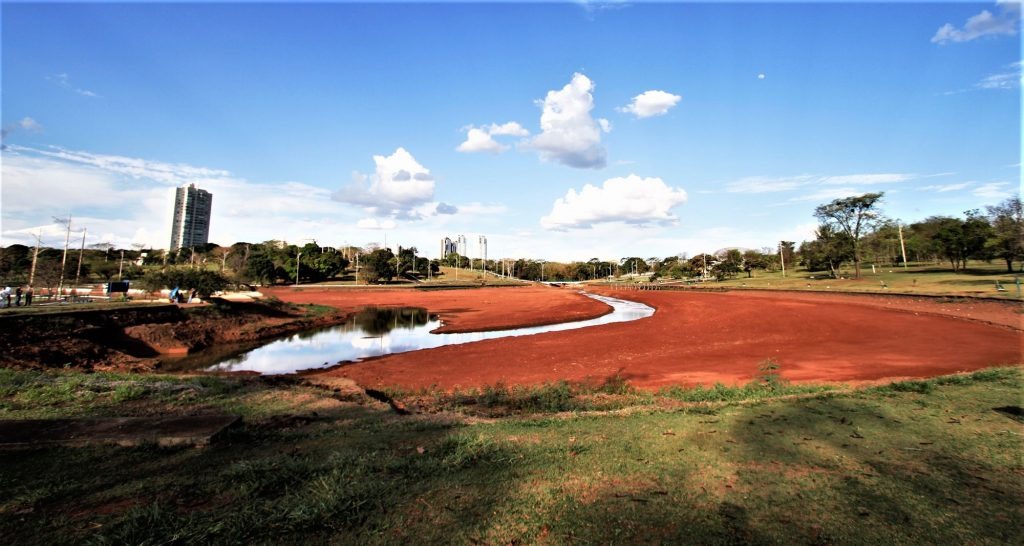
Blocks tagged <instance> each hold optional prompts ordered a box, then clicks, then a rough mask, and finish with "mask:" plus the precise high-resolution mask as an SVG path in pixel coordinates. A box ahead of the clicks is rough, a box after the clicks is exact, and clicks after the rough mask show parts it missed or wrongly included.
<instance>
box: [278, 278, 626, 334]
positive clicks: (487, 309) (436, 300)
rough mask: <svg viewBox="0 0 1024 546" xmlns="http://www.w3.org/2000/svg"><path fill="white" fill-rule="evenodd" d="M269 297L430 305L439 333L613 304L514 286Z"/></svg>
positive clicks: (552, 318)
mask: <svg viewBox="0 0 1024 546" xmlns="http://www.w3.org/2000/svg"><path fill="white" fill-rule="evenodd" d="M263 293H264V294H266V295H270V296H274V297H277V298H280V299H281V300H282V301H289V302H294V303H316V304H320V305H330V306H332V307H337V308H339V309H341V310H343V311H355V310H357V309H360V308H363V307H368V306H382V307H383V306H408V307H425V308H426V309H427V310H428V311H430V312H431V313H437V314H439V315H441V320H442V321H443V322H444V326H442V327H441V328H438V329H437V330H436V331H437V333H457V332H480V331H485V330H505V329H509V328H521V327H524V326H539V325H543V324H558V323H560V322H569V321H576V320H586V319H592V318H596V317H599V316H601V315H605V314H608V313H610V312H611V311H612V308H611V307H609V306H607V305H605V304H603V303H601V302H599V301H596V300H593V299H590V298H586V297H583V296H580V295H579V294H578V293H576V291H575V290H571V289H566V288H561V289H559V288H549V287H544V286H509V287H501V288H497V287H491V288H487V287H485V288H471V289H458V290H417V289H386V288H381V289H375V288H356V289H353V288H283V287H282V288H272V289H264V290H263Z"/></svg>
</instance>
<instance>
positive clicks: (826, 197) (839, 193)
mask: <svg viewBox="0 0 1024 546" xmlns="http://www.w3.org/2000/svg"><path fill="white" fill-rule="evenodd" d="M862 193H864V192H862V191H860V190H858V189H855V188H823V189H820V190H818V191H816V192H814V193H810V194H807V195H801V196H798V197H794V198H792V199H790V201H831V200H833V199H842V198H843V197H853V196H854V195H861V194H862Z"/></svg>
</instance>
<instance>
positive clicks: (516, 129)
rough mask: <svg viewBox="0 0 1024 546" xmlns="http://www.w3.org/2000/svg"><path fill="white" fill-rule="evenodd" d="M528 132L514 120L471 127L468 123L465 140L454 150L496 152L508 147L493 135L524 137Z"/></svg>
mask: <svg viewBox="0 0 1024 546" xmlns="http://www.w3.org/2000/svg"><path fill="white" fill-rule="evenodd" d="M529 134H530V132H529V131H527V130H526V129H524V128H523V126H522V125H519V124H518V123H516V122H514V121H510V122H507V123H503V124H501V125H498V124H497V123H492V124H490V125H489V126H482V127H473V126H472V125H470V126H469V127H467V128H466V141H465V142H463V143H462V144H459V146H458V147H457V148H455V150H456V151H458V152H466V153H473V152H488V153H492V154H497V153H501V152H504V151H505V150H508V149H509V147H508V146H507V145H505V144H502V143H500V142H498V141H497V140H494V137H495V136H516V137H525V136H529Z"/></svg>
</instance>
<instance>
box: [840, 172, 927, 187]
mask: <svg viewBox="0 0 1024 546" xmlns="http://www.w3.org/2000/svg"><path fill="white" fill-rule="evenodd" d="M914 178H917V175H916V174H910V173H885V174H847V175H843V176H826V177H824V178H822V179H821V183H822V184H829V185H836V186H841V185H847V184H895V183H897V182H906V181H907V180H911V179H914Z"/></svg>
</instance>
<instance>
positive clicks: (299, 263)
mask: <svg viewBox="0 0 1024 546" xmlns="http://www.w3.org/2000/svg"><path fill="white" fill-rule="evenodd" d="M300 267H302V251H301V250H300V251H299V254H298V255H297V256H295V286H298V285H299V268H300Z"/></svg>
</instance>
